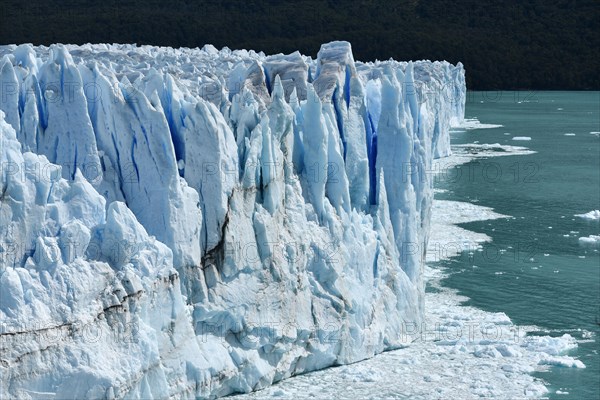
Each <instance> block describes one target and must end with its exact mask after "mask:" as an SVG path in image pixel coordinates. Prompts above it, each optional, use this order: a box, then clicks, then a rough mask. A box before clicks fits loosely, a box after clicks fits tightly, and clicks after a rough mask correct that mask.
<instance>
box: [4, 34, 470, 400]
mask: <svg viewBox="0 0 600 400" xmlns="http://www.w3.org/2000/svg"><path fill="white" fill-rule="evenodd" d="M0 57H1V58H0V59H1V60H2V61H1V64H0V79H1V81H2V82H1V84H2V85H1V87H2V91H3V92H2V96H0V98H1V102H0V109H1V110H2V111H3V112H0V115H1V117H0V134H1V136H0V144H1V147H0V155H1V165H2V170H1V174H0V176H1V186H0V207H1V208H0V288H1V297H0V320H1V321H2V323H1V325H0V338H1V346H2V352H1V354H2V360H1V362H0V397H2V398H16V397H18V398H29V397H31V398H40V397H43V398H50V397H55V398H61V399H62V398H78V399H81V398H113V397H117V398H120V397H134V398H165V397H170V396H174V397H181V398H185V397H187V398H194V397H214V396H223V395H226V394H229V393H234V392H248V391H252V390H255V389H259V388H262V387H265V386H267V385H269V384H271V383H272V382H275V381H278V380H281V379H284V378H286V377H289V376H291V375H294V374H299V373H302V372H306V371H311V370H316V369H319V368H324V367H327V366H330V365H335V364H345V363H351V362H355V361H359V360H362V359H366V358H369V357H372V356H373V355H374V354H376V353H379V352H382V351H384V350H386V349H393V348H396V347H398V346H400V345H402V339H403V337H405V335H404V334H403V332H404V327H405V325H406V324H415V323H419V321H421V320H422V318H423V302H424V300H423V299H424V288H423V276H422V271H423V261H424V260H423V255H424V253H425V244H426V243H427V239H428V235H429V222H430V210H431V202H432V197H433V190H432V182H431V179H430V177H429V176H428V174H426V173H424V172H425V171H428V170H429V169H430V167H431V165H432V161H433V159H434V158H436V157H440V156H445V155H448V154H449V152H450V146H449V144H450V139H449V129H450V126H451V125H452V124H460V123H461V122H462V120H463V116H464V104H465V80H464V70H463V68H462V65H461V64H458V65H457V66H453V65H451V64H448V63H446V62H429V61H418V62H410V63H403V62H396V61H393V60H390V61H384V62H375V63H361V62H355V61H354V59H353V55H352V51H351V47H350V44H349V43H346V42H333V43H328V44H325V45H323V46H322V47H321V50H320V51H319V54H318V57H317V59H316V60H313V59H311V58H310V57H305V56H302V55H301V54H299V53H297V52H296V53H293V54H289V55H274V56H265V55H264V54H262V53H255V52H253V51H246V50H241V51H231V50H229V49H227V48H225V49H223V50H220V51H219V50H217V49H215V48H214V47H212V46H205V47H204V48H202V49H201V50H199V49H172V48H159V47H151V46H142V47H136V46H133V45H84V46H62V45H53V46H50V47H49V48H48V47H44V46H39V47H32V46H30V45H21V46H13V45H11V46H2V47H0ZM411 326H412V325H411Z"/></svg>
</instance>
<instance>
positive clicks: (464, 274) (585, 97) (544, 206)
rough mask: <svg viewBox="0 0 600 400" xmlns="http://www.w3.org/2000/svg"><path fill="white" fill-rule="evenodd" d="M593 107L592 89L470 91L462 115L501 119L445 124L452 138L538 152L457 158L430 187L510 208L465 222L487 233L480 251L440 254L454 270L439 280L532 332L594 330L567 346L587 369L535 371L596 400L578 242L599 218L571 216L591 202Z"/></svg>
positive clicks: (586, 280) (597, 175) (596, 158)
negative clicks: (476, 124) (471, 126)
mask: <svg viewBox="0 0 600 400" xmlns="http://www.w3.org/2000/svg"><path fill="white" fill-rule="evenodd" d="M599 112H600V93H599V92H470V93H469V95H468V100H467V108H466V117H467V118H472V117H476V118H478V119H479V120H480V121H481V122H482V123H490V124H502V125H503V127H501V128H495V129H478V130H470V131H466V132H458V133H454V134H453V143H455V144H458V143H473V142H475V141H479V142H480V143H500V144H508V145H516V146H526V147H528V148H530V149H531V150H534V151H536V152H537V153H536V154H532V155H525V156H507V157H495V158H491V159H487V160H479V161H473V162H471V163H469V164H466V165H463V166H461V167H458V168H461V170H462V173H460V175H459V174H458V173H456V171H454V172H453V173H448V174H446V176H448V177H452V179H446V180H445V181H444V180H442V182H441V183H440V184H439V185H438V187H441V188H444V189H447V190H448V192H446V193H442V194H440V195H436V197H437V198H442V199H448V200H459V201H472V202H476V204H478V205H482V206H488V207H493V208H494V209H495V210H496V211H497V212H499V213H502V214H507V215H510V216H513V217H515V219H508V220H504V219H501V220H496V221H482V222H476V223H470V224H465V225H464V226H463V227H465V228H466V229H469V230H473V231H477V232H482V233H485V234H487V235H488V236H490V237H492V239H493V242H492V243H490V244H488V245H485V246H484V248H485V251H484V252H480V253H475V254H474V255H473V256H472V257H467V256H461V257H458V258H456V259H454V260H451V261H448V262H446V263H445V265H447V266H448V267H449V268H450V269H451V271H452V272H453V273H452V274H451V275H450V277H449V278H448V279H447V280H446V281H445V284H446V285H448V286H450V287H453V288H456V289H459V291H460V293H462V294H464V295H466V296H468V297H469V298H470V299H471V300H470V301H469V304H470V305H474V306H476V307H479V308H482V309H484V310H488V311H493V312H500V311H501V312H505V313H506V314H507V315H508V316H509V317H510V318H511V319H512V320H513V321H514V322H515V323H517V324H519V325H536V326H538V327H540V328H542V329H543V330H544V331H543V332H541V334H549V335H551V336H561V335H562V334H564V333H569V334H570V335H572V336H573V337H575V338H577V339H586V337H587V336H589V332H592V333H593V337H592V338H593V339H594V340H588V341H587V342H583V343H579V347H578V349H577V350H573V351H572V352H571V353H569V355H572V356H577V357H578V358H579V359H580V360H581V361H583V362H584V364H585V365H586V367H587V368H586V369H571V368H561V367H553V368H551V369H550V371H548V372H537V373H536V376H538V377H540V378H542V379H543V380H544V381H545V382H547V384H548V385H549V389H550V394H549V397H550V398H551V399H600V355H599V354H598V353H599V350H600V344H599V341H600V326H599V325H598V324H599V323H600V255H599V253H598V249H599V248H598V247H591V246H583V245H581V244H580V243H579V241H578V238H579V237H582V236H589V235H600V222H599V221H587V220H584V219H581V218H577V217H574V214H583V213H587V212H589V211H591V210H598V209H600V138H599V137H598V136H596V135H593V134H590V132H592V131H595V132H598V131H600V116H599ZM505 133H510V135H505ZM565 133H574V134H575V136H565V135H564V134H565ZM514 136H527V137H531V140H530V141H514V140H512V137H514ZM457 177H458V178H457ZM572 232H577V233H572ZM565 235H568V236H565ZM473 265H476V266H477V267H478V268H473ZM557 390H560V391H562V392H569V394H568V395H567V394H557V393H556V391H557Z"/></svg>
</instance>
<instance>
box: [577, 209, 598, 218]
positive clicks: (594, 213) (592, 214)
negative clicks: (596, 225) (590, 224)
mask: <svg viewBox="0 0 600 400" xmlns="http://www.w3.org/2000/svg"><path fill="white" fill-rule="evenodd" d="M575 216H576V217H579V218H583V219H589V220H591V221H598V220H600V210H593V211H590V212H588V213H585V214H575Z"/></svg>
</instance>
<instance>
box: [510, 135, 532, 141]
mask: <svg viewBox="0 0 600 400" xmlns="http://www.w3.org/2000/svg"><path fill="white" fill-rule="evenodd" d="M512 140H520V141H528V140H531V137H529V136H515V137H513V138H512Z"/></svg>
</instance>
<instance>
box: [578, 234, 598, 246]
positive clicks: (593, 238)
mask: <svg viewBox="0 0 600 400" xmlns="http://www.w3.org/2000/svg"><path fill="white" fill-rule="evenodd" d="M579 243H581V244H584V245H591V246H600V235H590V236H583V237H580V238H579Z"/></svg>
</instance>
